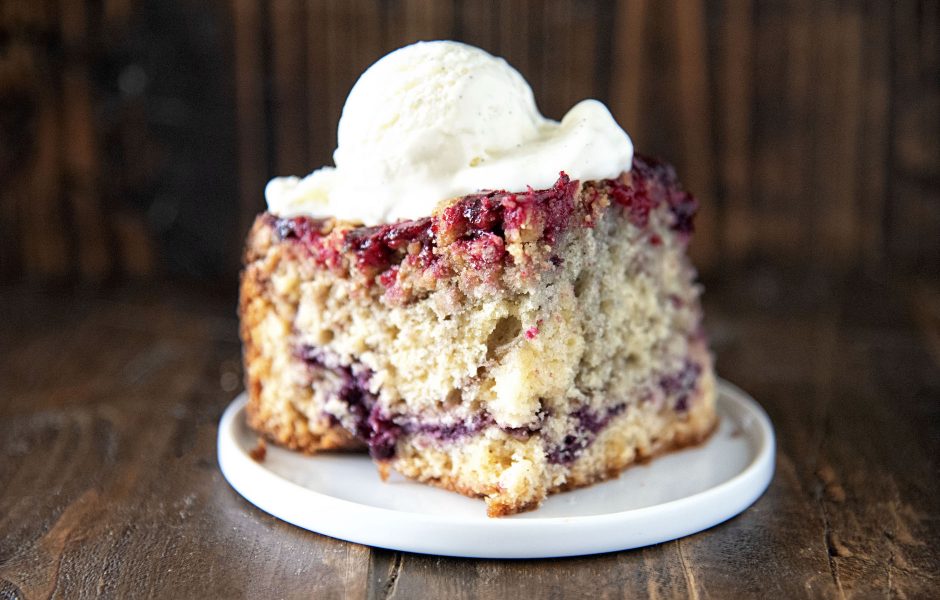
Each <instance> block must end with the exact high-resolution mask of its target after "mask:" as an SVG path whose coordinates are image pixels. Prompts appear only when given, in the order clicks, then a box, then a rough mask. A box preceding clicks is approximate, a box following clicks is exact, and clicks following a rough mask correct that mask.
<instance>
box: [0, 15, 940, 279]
mask: <svg viewBox="0 0 940 600" xmlns="http://www.w3.org/2000/svg"><path fill="white" fill-rule="evenodd" d="M435 38H452V39H459V40H465V41H467V42H470V43H473V44H476V45H479V46H481V47H483V48H485V49H487V50H490V51H491V52H494V53H496V54H499V55H502V56H505V57H506V58H507V59H508V60H509V61H510V62H511V63H512V64H514V65H515V66H516V67H517V68H518V69H519V70H520V71H521V72H522V73H523V74H524V75H525V76H526V77H527V78H528V79H529V81H530V82H531V84H532V86H533V88H534V89H535V93H536V97H537V100H538V102H539V105H540V107H541V108H542V110H543V112H545V113H546V114H547V115H549V116H552V117H555V118H558V117H560V116H561V115H562V114H563V113H564V112H565V111H566V110H567V108H569V107H570V106H571V105H573V104H574V103H575V102H577V101H578V100H580V99H583V98H585V97H596V98H600V99H601V100H604V101H606V102H607V103H608V104H609V106H610V107H611V109H612V111H613V113H614V115H615V116H616V117H617V118H618V120H619V121H620V122H621V123H622V124H623V125H624V126H625V128H626V129H627V130H628V131H629V132H630V134H631V135H632V136H633V138H634V141H635V143H636V146H637V147H638V149H640V150H641V151H643V152H646V153H651V154H655V155H659V156H661V157H663V158H665V159H667V160H670V161H672V162H674V163H675V164H676V165H677V166H678V167H679V169H680V174H681V176H682V178H683V179H684V181H685V183H686V185H687V187H688V188H689V189H691V190H692V191H694V192H695V193H696V194H697V195H698V196H699V197H700V198H701V199H702V201H703V208H702V211H701V215H700V218H699V221H698V225H699V230H700V235H699V236H698V238H697V239H696V241H695V243H694V258H695V260H696V262H697V263H698V265H699V266H700V267H701V268H702V270H703V272H704V273H705V275H706V276H707V275H709V274H710V273H715V272H718V271H720V270H725V269H728V268H734V267H737V266H741V265H747V264H754V263H761V262H762V261H767V260H773V261H775V262H778V263H782V264H788V265H793V266H796V267H801V266H804V265H808V264H811V263H812V264H822V265H823V266H824V268H826V269H834V270H857V269H863V270H876V271H884V270H890V271H892V272H901V273H906V274H920V275H925V274H926V275H935V274H938V273H940V192H938V189H940V185H938V184H940V116H938V115H940V3H938V2H935V1H932V0H925V1H921V2H916V1H910V0H900V1H896V2H882V1H877V0H870V1H860V0H855V1H847V0H846V1H840V2H810V1H805V0H792V1H787V2H776V1H775V2H753V1H748V0H718V1H714V2H704V1H703V0H672V1H667V2H655V1H652V0H630V1H617V0H590V1H589V0H548V1H545V2H541V1H531V0H530V1H525V0H523V1H507V2H497V1H481V0H451V1H438V2H431V1H416V0H349V1H347V0H329V1H313V0H310V1H287V0H283V1H273V2H267V1H263V0H230V1H226V0H211V1H204V0H159V1H157V0H154V1H142V0H97V1H90V0H63V1H60V2H56V1H51V0H4V1H3V2H2V3H0V281H8V282H9V281H22V280H27V281H53V282H60V281H66V282H74V281H80V282H90V283H95V282H107V281H113V280H115V279H126V278H128V277H131V278H144V279H147V278H150V277H154V276H156V277H163V276H166V275H174V276H181V277H184V278H206V277H208V278H210V279H215V280H219V281H232V280H233V275H234V273H235V271H236V269H237V262H238V256H239V249H240V244H241V242H242V239H243V235H244V233H245V230H246V228H247V224H248V223H249V221H250V219H251V218H252V216H253V215H254V214H255V213H256V212H257V211H259V210H261V209H262V207H263V199H262V190H263V186H264V183H265V182H266V181H267V179H268V178H269V177H271V176H273V175H276V174H304V173H307V172H309V171H311V170H312V169H313V168H315V167H317V166H320V165H322V164H325V163H329V162H330V161H331V155H330V153H331V151H332V149H333V147H334V144H335V127H336V122H337V119H338V117H339V114H340V110H341V108H342V104H343V100H344V98H345V96H346V94H347V92H348V90H349V88H350V87H351V85H352V84H353V82H354V81H355V79H356V77H357V76H358V74H359V73H360V72H361V71H362V70H363V69H364V68H366V67H367V66H368V65H369V64H371V63H372V62H373V61H374V60H376V59H377V58H378V57H380V56H382V55H383V54H384V53H386V52H387V51H389V50H391V49H394V48H396V47H399V46H402V45H404V44H407V43H409V42H413V41H415V40H420V39H435Z"/></svg>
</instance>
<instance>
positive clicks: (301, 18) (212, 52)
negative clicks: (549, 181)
mask: <svg viewBox="0 0 940 600" xmlns="http://www.w3.org/2000/svg"><path fill="white" fill-rule="evenodd" d="M430 38H456V39H462V40H466V41H468V42H471V43H474V44H477V45H480V46H482V47H484V48H486V49H488V50H491V51H492V52H494V53H497V54H500V55H503V56H505V57H507V58H508V59H509V60H510V61H511V62H512V63H513V64H514V65H516V66H517V67H518V68H519V69H520V71H522V73H523V74H524V75H525V76H526V77H527V78H528V79H529V81H530V82H531V83H532V85H533V87H534V88H535V93H536V97H537V99H538V101H539V104H540V106H541V108H542V109H543V111H544V112H545V113H546V114H548V115H549V116H552V117H556V118H557V117H559V116H561V115H562V114H563V113H564V112H565V110H566V109H567V108H568V107H570V106H571V105H572V104H574V103H575V102H576V101H578V100H580V99H582V98H585V97H589V96H594V97H597V98H600V99H602V100H605V101H607V102H608V104H609V105H610V107H611V109H612V111H613V112H614V114H615V115H616V117H617V118H618V119H619V120H620V121H621V123H623V124H624V126H625V127H626V129H627V130H628V131H629V132H630V133H631V134H632V135H633V138H634V140H635V142H636V145H637V147H638V148H639V149H640V150H641V151H643V152H646V153H651V154H657V155H659V156H661V157H663V158H665V159H668V160H670V161H672V162H674V163H676V164H677V166H678V167H679V170H680V174H681V176H682V178H683V179H684V180H685V182H686V184H687V187H689V188H690V189H691V190H693V191H694V192H696V193H697V194H698V196H699V197H700V198H701V199H702V201H703V202H702V212H701V216H700V218H699V220H698V229H699V233H698V236H697V237H696V239H695V241H694V243H693V254H694V259H695V261H696V263H697V264H698V265H699V267H700V268H701V270H702V273H703V275H704V279H705V281H706V283H707V291H706V294H705V296H704V301H705V312H706V322H705V327H706V329H707V331H708V333H709V335H710V338H711V344H712V349H713V351H714V353H715V355H716V357H717V364H718V369H719V372H720V373H721V374H722V376H724V377H727V378H728V379H730V380H731V381H733V382H735V383H737V384H739V385H740V386H741V387H742V388H743V389H745V390H747V391H749V392H751V393H752V394H753V395H754V397H755V398H757V399H758V400H759V401H760V403H761V404H762V405H763V406H764V407H765V408H766V410H767V411H768V413H769V414H770V416H771V419H772V421H773V422H774V425H775V427H776V431H777V436H778V438H777V440H778V445H777V450H778V454H777V465H776V468H777V470H776V475H775V478H774V480H773V482H772V484H771V486H770V488H769V489H768V491H767V492H766V493H765V494H764V495H763V496H762V497H761V498H760V499H759V500H758V501H757V502H756V503H755V504H754V506H752V507H751V508H749V509H748V510H747V511H745V512H744V513H743V514H741V515H740V516H738V517H736V518H734V519H732V520H730V521H728V522H727V523H724V524H722V525H720V526H718V527H715V528H712V529H710V530H708V531H705V532H702V533H699V534H696V535H693V536H689V537H686V538H683V539H681V540H676V541H672V542H668V543H665V544H658V545H655V546H651V547H648V548H643V549H640V550H635V551H626V552H617V553H610V554H606V555H601V556H592V557H581V558H573V559H560V560H547V561H487V560H458V559H448V558H442V557H433V556H419V555H413V554H407V553H400V552H393V551H388V550H381V549H370V548H367V547H364V546H359V545H357V544H351V543H345V542H341V541H339V540H334V539H331V538H327V537H323V536H319V535H316V534H314V533H310V532H306V531H303V530H301V529H299V528H296V527H293V526H291V525H288V524H286V523H284V522H282V521H279V520H278V519H276V518H274V517H272V516H270V515H266V514H265V513H263V512H262V511H260V510H258V509H256V508H254V507H253V506H251V505H250V504H249V503H248V502H246V501H244V500H243V499H242V498H241V497H240V496H238V494H237V493H236V492H235V491H234V490H232V489H231V488H230V487H229V486H228V485H227V483H226V482H225V480H224V479H223V478H222V475H221V473H220V472H219V470H218V466H217V463H216V460H215V437H216V435H217V426H216V424H217V423H218V419H219V417H220V416H221V414H222V411H223V410H224V408H225V407H226V406H227V405H228V403H229V402H230V401H231V400H232V398H233V397H234V396H235V395H236V394H237V393H238V392H239V391H240V388H241V382H240V381H241V375H242V371H241V366H240V360H239V352H240V344H239V340H238V334H237V331H238V329H237V319H236V316H235V308H234V307H235V285H236V271H237V269H238V260H239V253H240V248H241V244H242V241H243V236H244V233H245V230H246V228H247V226H248V223H249V222H250V219H251V218H252V216H253V215H254V214H255V213H256V212H257V211H259V210H261V209H262V207H263V199H262V189H263V186H264V184H265V182H266V181H267V179H268V178H269V177H271V176H273V175H276V174H291V173H292V174H304V173H306V172H309V171H310V170H312V169H313V168H315V167H317V166H320V165H322V164H324V163H327V162H328V161H330V152H331V150H332V149H333V146H334V143H335V127H336V121H337V119H338V117H339V113H340V110H341V107H342V104H343V100H344V98H345V96H346V93H347V92H348V90H349V88H350V86H351V85H352V84H353V82H354V81H355V79H356V77H357V76H358V74H359V73H360V72H361V71H362V70H363V69H364V68H365V67H367V66H368V65H369V64H370V63H371V62H373V61H374V60H375V59H377V58H378V57H379V56H381V55H382V54H384V53H385V52H387V51H388V50H391V49H393V48H395V47H398V46H401V45H403V44H406V43H408V42H411V41H414V40H418V39H430ZM938 115H940V2H937V1H936V0H929V1H928V0H924V1H921V2H915V1H911V0H896V1H877V0H868V1H851V0H841V1H838V2H837V1H827V2H810V1H808V0H788V1H768V2H757V1H746V0H716V1H712V2H705V1H704V0H668V1H657V0H630V1H618V0H593V1H589V0H548V1H546V2H536V1H534V0H526V1H503V2H496V1H492V2H482V1H479V0H450V1H438V2H430V1H426V2H418V1H409V0H348V1H347V0H330V1H323V2H319V1H318V2H314V1H312V0H311V1H307V2H293V1H286V0H268V1H266V0H149V1H144V0H96V1H91V0H0V598H4V599H6V598H16V599H20V598H32V597H43V598H45V597H64V598H76V597H91V596H96V597H116V598H128V597H140V596H146V597H158V598H162V597H171V598H212V597H225V598H229V597H252V598H255V597H284V598H303V597H316V598H370V599H371V598H407V599H410V598H417V597H421V596H434V597H442V598H507V597H509V598H529V597H531V598H543V597H554V598H568V597H587V598H616V597H643V596H648V597H651V598H673V597H676V598H684V597H688V598H707V597H711V598H740V597H744V598H797V597H808V598H847V597H859V598H869V597H889V598H891V597H901V598H905V597H906V598H937V597H940V593H938V590H940V549H938V548H940V547H938V540H940V502H938V498H940V116H938ZM206 282H208V285H205V283H206Z"/></svg>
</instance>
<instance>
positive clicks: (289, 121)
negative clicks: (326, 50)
mask: <svg viewBox="0 0 940 600" xmlns="http://www.w3.org/2000/svg"><path fill="white" fill-rule="evenodd" d="M268 15H269V18H270V23H268V24H267V26H268V27H269V28H270V44H271V71H272V72H271V77H272V79H273V81H272V87H273V89H272V94H271V103H270V105H269V106H268V107H267V110H268V111H270V113H271V115H272V121H273V123H274V131H273V132H272V133H273V135H274V149H275V156H274V158H275V161H274V165H275V167H274V168H275V171H276V172H277V173H278V174H283V175H298V176H300V175H304V174H306V173H308V172H309V171H311V170H312V166H311V164H310V157H309V153H308V151H307V150H308V143H307V142H308V137H307V131H308V125H307V119H308V115H309V110H308V108H309V106H308V104H307V99H306V90H307V87H308V79H307V73H306V68H307V61H306V54H307V53H306V47H305V44H306V41H307V39H308V36H307V35H306V31H305V29H306V25H307V19H306V10H305V6H304V3H302V2H273V3H271V4H270V6H269V11H268Z"/></svg>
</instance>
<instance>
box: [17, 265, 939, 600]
mask: <svg viewBox="0 0 940 600" xmlns="http://www.w3.org/2000/svg"><path fill="white" fill-rule="evenodd" d="M706 308H707V311H708V312H707V326H708V329H709V331H710V333H711V336H712V340H713V347H714V349H715V351H716V353H717V356H718V365H719V371H720V373H721V374H722V375H723V376H724V377H726V378H727V379H730V380H731V381H734V382H735V383H737V384H739V385H740V386H741V387H743V388H744V389H746V390H748V391H749V392H751V393H752V394H753V395H754V396H755V397H756V398H757V399H758V400H759V401H760V402H761V403H762V404H763V405H764V407H765V408H766V409H767V411H768V413H769V414H770V416H771V418H772V420H773V422H774V424H775V426H776V428H777V434H778V458H777V471H776V476H775V478H774V481H773V483H772V484H771V486H770V489H769V490H768V491H767V493H766V494H765V495H764V496H763V497H762V498H761V499H760V500H758V501H757V503H756V504H755V505H754V506H752V507H751V508H750V509H748V510H747V511H746V512H744V513H743V514H742V515H740V516H738V517H737V518H734V519H732V520H731V521H729V522H727V523H724V524H722V525H719V526H717V527H715V528H713V529H711V530H708V531H705V532H703V533H700V534H697V535H693V536H689V537H687V538H683V539H681V540H678V541H674V542H669V543H665V544H660V545H657V546H652V547H649V548H644V549H641V550H633V551H627V552H619V553H613V554H605V555H600V556H591V557H584V558H571V559H558V560H538V561H495V560H467V559H451V558H439V557H434V556H421V555H414V554H407V553H399V552H391V551H386V550H372V549H370V548H368V547H364V546H359V545H357V544H350V543H346V542H342V541H339V540H335V539H331V538H328V537H323V536H320V535H317V534H314V533H310V532H307V531H304V530H301V529H298V528H296V527H293V526H291V525H288V524H286V523H283V522H281V521H279V520H277V519H275V518H273V517H271V516H268V515H267V514H265V513H263V512H261V511H260V510H258V509H256V508H254V507H253V506H252V505H250V504H249V503H248V502H246V501H245V500H243V499H242V498H241V497H240V496H239V495H238V494H236V493H235V492H234V491H233V490H232V489H231V488H230V487H229V486H228V485H227V484H226V482H225V481H224V479H223V478H222V475H221V474H220V472H219V468H218V465H217V463H216V459H215V436H216V424H217V422H218V419H219V417H220V415H221V413H222V410H223V409H224V408H225V406H226V405H227V404H228V402H229V401H230V400H231V399H232V398H233V397H234V396H235V394H236V393H237V392H238V391H239V390H240V389H241V383H240V378H241V370H240V366H239V342H238V338H237V334H236V331H237V329H236V325H237V323H236V320H235V317H234V291H231V293H228V294H219V293H208V292H205V291H197V290H193V289H183V288H180V287H174V286H164V287H162V288H139V289H133V288H126V287H125V288H119V289H113V290H110V291H106V292H102V291H97V292H81V291H79V292H75V291H70V292H61V291H60V292H54V293H51V292H45V293H41V292H39V291H36V290H30V289H27V288H22V287H16V288H7V289H2V290H0V598H21V597H23V598H42V597H49V596H56V597H67V598H77V597H86V596H104V597H118V598H123V597H137V596H148V597H170V598H205V597H245V596H250V597H262V598H268V597H270V598H296V597H316V598H340V597H343V598H362V597H368V598H379V597H381V598H386V597H396V598H415V597H420V596H425V595H426V596H433V597H440V598H445V597H446V598H496V597H514V596H517V597H526V598H529V597H531V598H536V597H539V598H540V597H558V598H561V597H592V598H601V597H620V596H650V597H693V598H698V597H706V596H707V597H715V598H729V597H765V598H797V597H813V598H817V597H842V596H847V597H872V596H886V597H895V596H896V597H909V598H917V597H920V598H926V597H938V596H940V552H938V543H940V510H938V508H940V501H938V498H940V495H938V492H940V489H938V488H940V486H938V457H940V427H938V413H940V368H938V364H940V294H938V292H937V291H936V290H935V289H933V288H931V287H930V286H925V285H921V286H917V285H907V284H901V283H896V282H885V281H880V280H877V279H872V278H866V277H862V276H858V277H852V278H849V279H843V278H834V277H827V276H824V275H811V274H805V273H804V274H800V275H798V276H786V275H784V274H783V273H782V272H778V271H774V270H772V269H764V270H755V271H751V272H749V273H743V274H740V275H737V276H733V277H732V276H728V277H727V278H726V280H725V281H719V282H715V283H713V284H711V285H710V287H709V291H708V293H707V296H706ZM481 510H482V505H481Z"/></svg>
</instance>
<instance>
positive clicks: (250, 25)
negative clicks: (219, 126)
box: [232, 0, 268, 262]
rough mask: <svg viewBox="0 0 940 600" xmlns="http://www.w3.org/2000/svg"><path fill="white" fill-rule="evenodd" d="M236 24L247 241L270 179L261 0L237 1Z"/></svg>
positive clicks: (241, 211)
mask: <svg viewBox="0 0 940 600" xmlns="http://www.w3.org/2000/svg"><path fill="white" fill-rule="evenodd" d="M232 21H233V28H234V48H233V55H234V65H235V68H234V73H235V82H234V84H235V106H236V115H237V119H238V123H237V127H238V180H239V181H238V190H239V200H238V229H239V232H241V235H240V236H238V237H239V239H244V236H245V235H247V233H248V229H249V227H251V223H252V220H253V219H254V217H255V215H257V214H258V213H259V212H261V211H262V210H263V209H264V208H263V207H264V186H265V184H266V183H267V178H268V168H267V164H268V157H267V136H268V132H267V131H266V126H265V119H264V111H265V101H264V67H263V64H264V60H263V59H264V52H265V48H264V45H263V41H262V35H261V28H262V27H263V25H264V24H263V22H262V19H261V10H260V5H259V2H258V0H233V2H232ZM240 245H241V243H239V247H240ZM235 256H238V254H235ZM237 262H240V261H237Z"/></svg>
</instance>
